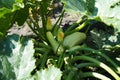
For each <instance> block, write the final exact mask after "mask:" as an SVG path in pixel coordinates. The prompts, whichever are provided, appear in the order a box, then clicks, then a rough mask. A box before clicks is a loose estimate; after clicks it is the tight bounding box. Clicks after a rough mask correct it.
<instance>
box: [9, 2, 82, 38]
mask: <svg viewBox="0 0 120 80" xmlns="http://www.w3.org/2000/svg"><path fill="white" fill-rule="evenodd" d="M54 5H55V6H56V7H58V8H56V9H55V10H54V14H55V17H56V18H53V17H52V18H51V20H52V23H53V24H54V23H55V21H56V20H57V19H58V18H59V16H60V14H61V11H62V4H61V3H59V2H56V3H55V4H54ZM80 17H81V16H80V15H76V14H67V13H65V14H64V17H63V20H62V24H61V27H64V26H67V27H69V26H70V25H71V24H72V23H74V22H75V21H77V20H78V19H79V18H80ZM40 25H41V24H40ZM11 34H18V35H22V36H28V35H33V32H32V31H31V30H30V28H29V26H28V25H27V24H26V23H24V25H23V26H17V25H13V27H12V28H11V29H9V30H8V35H11Z"/></svg>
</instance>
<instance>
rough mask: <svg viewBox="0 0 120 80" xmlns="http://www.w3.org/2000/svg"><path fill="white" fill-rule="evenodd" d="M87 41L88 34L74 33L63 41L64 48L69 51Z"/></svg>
mask: <svg viewBox="0 0 120 80" xmlns="http://www.w3.org/2000/svg"><path fill="white" fill-rule="evenodd" d="M85 39H86V34H85V33H82V32H74V33H72V34H70V35H68V36H66V37H65V38H64V40H63V46H64V47H65V48H67V49H69V48H71V47H73V46H75V45H78V44H80V43H82V42H83V41H84V40H85Z"/></svg>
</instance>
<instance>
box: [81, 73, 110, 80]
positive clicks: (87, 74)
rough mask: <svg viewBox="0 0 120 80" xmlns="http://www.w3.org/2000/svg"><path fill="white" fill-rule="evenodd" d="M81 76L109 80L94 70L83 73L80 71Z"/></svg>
mask: <svg viewBox="0 0 120 80" xmlns="http://www.w3.org/2000/svg"><path fill="white" fill-rule="evenodd" d="M82 77H83V78H85V77H96V78H98V79H100V80H111V79H110V78H108V77H106V76H104V75H102V74H99V73H96V72H85V73H82Z"/></svg>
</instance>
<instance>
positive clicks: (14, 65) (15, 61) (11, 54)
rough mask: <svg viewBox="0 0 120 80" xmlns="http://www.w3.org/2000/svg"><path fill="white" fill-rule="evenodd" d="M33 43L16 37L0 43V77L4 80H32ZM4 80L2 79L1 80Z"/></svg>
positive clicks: (33, 63)
mask: <svg viewBox="0 0 120 80" xmlns="http://www.w3.org/2000/svg"><path fill="white" fill-rule="evenodd" d="M33 53H34V49H33V42H32V40H29V39H27V38H23V37H21V38H20V37H19V36H17V35H13V36H8V37H7V38H6V39H5V40H3V41H2V42H0V75H1V77H2V78H6V80H32V77H31V72H32V70H33V69H34V68H35V59H34V57H33ZM3 80H4V79H3Z"/></svg>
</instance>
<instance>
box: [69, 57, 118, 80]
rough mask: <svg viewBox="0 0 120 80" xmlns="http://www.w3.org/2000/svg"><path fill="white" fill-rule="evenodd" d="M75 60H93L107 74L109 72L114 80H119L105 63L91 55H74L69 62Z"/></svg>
mask: <svg viewBox="0 0 120 80" xmlns="http://www.w3.org/2000/svg"><path fill="white" fill-rule="evenodd" d="M77 60H85V61H90V62H93V63H95V64H96V65H98V66H100V67H101V68H103V69H104V70H106V71H107V72H108V73H109V74H111V75H112V76H113V77H114V78H115V79H116V80H120V77H119V76H118V75H117V74H116V73H115V72H114V71H113V70H112V69H111V68H110V67H108V66H107V65H106V64H104V63H102V62H100V61H98V60H96V59H94V58H91V57H88V56H76V57H74V58H73V59H72V60H71V62H74V61H77Z"/></svg>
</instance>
